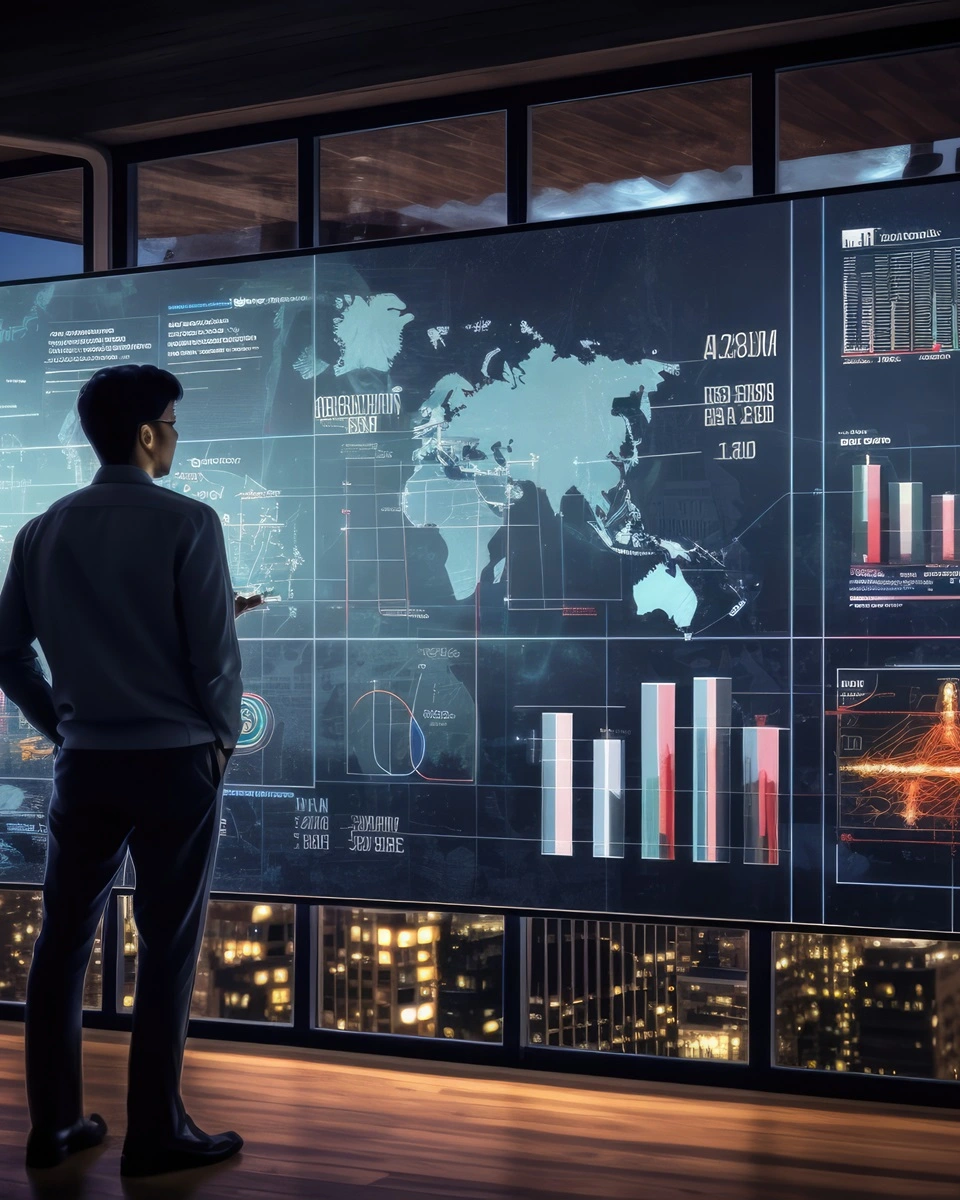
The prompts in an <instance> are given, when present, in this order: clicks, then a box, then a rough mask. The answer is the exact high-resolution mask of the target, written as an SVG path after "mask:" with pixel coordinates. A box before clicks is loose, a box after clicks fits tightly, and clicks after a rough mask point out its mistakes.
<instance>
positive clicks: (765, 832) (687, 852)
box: [540, 676, 786, 866]
mask: <svg viewBox="0 0 960 1200" xmlns="http://www.w3.org/2000/svg"><path fill="white" fill-rule="evenodd" d="M690 691H691V692H692V695H689V694H688V697H687V699H690V700H692V706H693V709H692V710H693V725H692V728H691V729H680V730H679V731H680V732H681V733H682V734H684V735H685V745H686V746H687V749H686V750H685V751H684V752H683V753H678V736H677V735H678V725H677V716H676V714H677V684H676V683H674V682H641V684H640V705H639V716H640V764H639V765H640V773H639V774H640V786H639V788H637V787H632V788H629V787H627V777H628V764H627V760H626V749H627V747H626V743H625V742H624V740H623V739H622V738H613V737H611V738H602V737H601V738H596V737H591V738H589V739H588V738H575V731H574V714H573V713H571V712H544V713H542V714H541V730H540V732H541V739H540V740H541V755H540V759H541V800H542V822H541V846H540V852H541V854H543V855H551V856H552V855H564V856H567V857H572V856H573V855H574V853H575V845H576V839H575V837H574V816H575V804H579V803H580V801H579V799H578V798H577V797H576V795H575V793H576V792H577V790H578V789H576V788H575V786H574V764H575V762H576V759H577V750H576V749H575V748H576V747H578V746H583V747H586V746H589V747H590V750H589V753H590V756H591V766H592V789H591V790H590V802H591V805H592V809H591V827H592V847H593V857H594V858H605V859H623V858H625V857H627V856H628V854H633V853H635V852H636V851H637V850H639V856H640V858H641V859H644V860H651V861H660V862H665V863H669V862H672V861H676V860H679V859H685V860H686V861H688V862H693V863H729V862H731V861H732V860H733V859H734V858H739V859H740V861H742V862H743V863H744V864H746V865H755V866H776V865H777V864H778V863H779V856H780V826H779V810H780V797H781V789H780V759H781V751H782V747H783V735H784V733H785V732H786V730H785V729H783V728H781V727H778V726H776V725H772V724H767V723H766V722H765V720H764V719H763V718H762V717H757V718H756V724H753V725H742V726H738V727H734V726H733V725H732V724H731V721H732V712H733V681H732V679H731V678H729V677H726V676H698V677H696V678H694V679H693V681H692V686H691V689H690ZM584 720H586V718H584ZM690 735H692V738H691V736H690ZM734 737H736V738H738V740H739V742H740V762H739V766H740V767H741V768H742V769H741V770H740V772H739V779H738V780H735V779H734V775H733V770H732V763H731V744H732V741H733V739H734ZM580 753H581V754H583V753H585V750H581V751H580ZM678 781H679V782H678ZM680 783H682V786H680ZM580 790H581V791H583V792H586V790H587V789H586V788H584V789H580ZM735 797H736V799H737V800H738V801H739V803H740V805H741V810H742V814H743V821H742V831H743V832H742V837H741V835H740V834H739V832H738V834H737V837H738V839H739V841H740V842H741V844H738V845H737V846H736V847H735V846H734V845H733V826H734V823H733V821H732V811H731V810H732V806H733V804H734V802H735ZM631 804H637V805H638V808H639V813H638V814H637V813H636V812H635V811H633V812H632V811H631V808H630V805H631ZM681 805H684V806H686V811H685V812H683V813H682V814H681V812H680V811H679V810H680V806H681ZM636 815H639V833H640V837H639V845H636V844H635V843H632V842H631V841H628V839H627V834H626V830H627V827H628V822H629V821H630V819H631V817H632V816H633V817H636ZM681 815H682V818H683V822H684V828H687V827H690V828H692V831H693V832H692V840H691V842H690V844H689V845H686V844H684V845H681V844H680V843H679V842H678V839H677V826H678V818H679V817H681Z"/></svg>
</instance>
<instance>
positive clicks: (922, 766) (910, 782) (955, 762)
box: [840, 680, 960, 831]
mask: <svg viewBox="0 0 960 1200" xmlns="http://www.w3.org/2000/svg"><path fill="white" fill-rule="evenodd" d="M958 704H960V693H958V687H957V683H956V682H955V681H953V680H947V681H945V682H943V683H941V684H940V688H939V691H938V693H937V703H936V709H935V711H934V712H932V713H916V712H914V713H906V714H904V717H903V720H902V721H899V722H898V723H897V724H896V725H895V726H894V727H893V728H892V729H891V730H890V731H889V732H888V733H886V734H885V735H884V736H883V737H882V738H880V739H878V741H877V742H876V744H875V745H874V746H873V747H872V749H871V751H870V757H869V758H863V759H858V760H856V761H854V762H848V763H841V765H840V770H841V772H842V773H843V774H844V775H846V776H847V777H852V778H857V779H861V780H863V781H864V783H865V786H864V788H863V789H862V791H861V792H860V795H859V797H858V798H857V811H858V815H860V816H863V817H872V818H875V819H876V820H878V821H880V820H882V819H883V818H884V817H890V816H894V817H898V818H900V819H901V820H902V821H903V823H904V825H906V826H907V827H909V828H916V827H917V826H918V825H920V824H921V823H922V824H923V825H927V826H929V825H930V824H931V823H932V824H934V825H941V824H947V825H949V826H950V827H951V828H952V829H953V830H954V831H956V828H957V825H958V823H960V710H958ZM918 727H919V728H918ZM923 727H926V728H925V731H923V732H921V731H920V730H921V729H923Z"/></svg>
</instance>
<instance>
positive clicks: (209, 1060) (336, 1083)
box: [0, 1023, 960, 1200]
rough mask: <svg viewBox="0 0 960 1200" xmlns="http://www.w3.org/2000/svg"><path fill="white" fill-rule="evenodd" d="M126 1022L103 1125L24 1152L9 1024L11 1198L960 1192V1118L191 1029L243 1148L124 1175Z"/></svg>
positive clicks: (1, 1154) (227, 1123)
mask: <svg viewBox="0 0 960 1200" xmlns="http://www.w3.org/2000/svg"><path fill="white" fill-rule="evenodd" d="M126 1054H127V1038H126V1035H124V1034H116V1033H106V1032H92V1031H88V1032H87V1034H86V1035H85V1048H84V1055H85V1066H86V1096H87V1108H88V1110H93V1111H98V1112H100V1113H102V1114H103V1115H104V1116H105V1117H106V1119H107V1121H108V1123H109V1125H110V1128H111V1136H110V1137H109V1138H108V1140H107V1143H106V1145H105V1146H104V1147H103V1148H102V1149H99V1150H96V1151H90V1152H88V1153H87V1154H85V1155H81V1156H79V1157H78V1158H76V1159H72V1160H71V1161H69V1162H68V1163H66V1164H65V1165H64V1166H62V1167H59V1168H57V1169H56V1170H55V1171H49V1172H39V1173H38V1172H33V1173H31V1175H30V1176H29V1177H28V1175H27V1172H26V1171H25V1170H24V1168H23V1165H22V1164H23V1144H24V1139H25V1137H26V1133H27V1125H28V1122H27V1114H26V1109H25V1104H24V1095H23V1036H22V1026H18V1025H15V1024H12V1023H7V1024H4V1023H0V1195H2V1196H3V1197H4V1200H27V1198H29V1200H114V1198H117V1197H128V1198H130V1200H141V1198H142V1200H167V1198H168V1197H169V1200H175V1198H178V1197H196V1200H226V1198H228V1197H230V1198H235V1200H261V1198H263V1200H266V1198H267V1197H271V1198H277V1200H282V1198H287V1197H289V1198H291V1200H300V1198H303V1200H306V1198H308V1197H309V1198H310V1200H317V1198H319V1197H322V1198H323V1200H360V1198H363V1200H412V1198H414V1197H422V1198H423V1200H508V1198H509V1200H574V1198H588V1200H594V1198H595V1200H633V1198H637V1200H639V1198H641V1197H642V1198H643V1200H674V1198H676V1197H685V1198H688V1200H697V1198H698V1197H704V1198H706V1197H710V1198H711V1200H769V1198H770V1197H775V1198H776V1200H809V1198H811V1197H816V1198H817V1200H887V1198H891V1200H893V1198H897V1200H899V1198H906V1197H924V1198H925V1200H940V1198H941V1197H942V1198H943V1200H946V1198H947V1197H950V1198H951V1200H956V1198H957V1197H958V1196H960V1145H958V1142H957V1138H956V1135H955V1126H954V1120H955V1118H954V1116H953V1114H952V1113H949V1112H939V1111H936V1110H931V1109H912V1108H904V1107H893V1106H888V1105H870V1104H855V1103H851V1102H841V1101H826V1100H805V1099H792V1098H785V1097H780V1096H769V1095H760V1094H756V1093H747V1092H733V1091H725V1090H719V1089H717V1090H712V1089H707V1088H685V1087H680V1086H674V1085H667V1084H652V1083H645V1082H634V1081H622V1080H602V1079H586V1080H585V1079H583V1078H582V1077H572V1076H561V1075H544V1074H540V1073H534V1072H528V1071H509V1070H504V1069H481V1068H474V1067H465V1066H459V1065H457V1066H454V1065H451V1064H435V1063H418V1062H415V1061H409V1060H398V1059H380V1058H376V1059H374V1058H369V1057H367V1058H365V1057H363V1056H361V1055H354V1054H334V1053H329V1052H321V1051H309V1050H291V1051H286V1050H283V1051H277V1050H274V1049H272V1048H267V1047H238V1046H235V1045H230V1044H229V1043H220V1042H193V1043H191V1044H190V1046H189V1047H188V1050H187V1055H186V1061H185V1066H184V1094H185V1096H186V1098H187V1102H188V1106H189V1108H190V1111H191V1113H192V1114H193V1116H194V1117H195V1119H196V1120H197V1121H198V1122H199V1123H200V1124H201V1125H202V1126H204V1127H205V1128H207V1129H211V1130H216V1129H225V1128H233V1129H237V1130H238V1131H239V1132H240V1133H242V1134H243V1136H244V1138H245V1139H246V1146H245V1148H244V1151H243V1154H242V1155H241V1156H240V1157H239V1158H238V1159H236V1160H234V1161H232V1162H229V1163H225V1164H223V1165H221V1166H219V1167H210V1168H207V1169H205V1170H203V1171H194V1172H182V1173H180V1174H178V1175H169V1176H164V1177H163V1178H161V1179H153V1180H140V1181H129V1182H128V1181H121V1180H120V1177H119V1174H118V1168H119V1157H120V1145H121V1142H122V1134H123V1127H124V1081H125V1080H124V1077H125V1070H126Z"/></svg>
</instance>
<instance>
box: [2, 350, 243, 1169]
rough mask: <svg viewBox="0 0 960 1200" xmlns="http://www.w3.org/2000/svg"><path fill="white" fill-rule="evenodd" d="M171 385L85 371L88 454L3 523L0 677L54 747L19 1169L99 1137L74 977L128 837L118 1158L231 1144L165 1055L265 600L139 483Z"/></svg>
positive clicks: (207, 523)
mask: <svg viewBox="0 0 960 1200" xmlns="http://www.w3.org/2000/svg"><path fill="white" fill-rule="evenodd" d="M182 395H183V390H182V388H181V386H180V384H179V382H178V381H177V379H176V378H175V377H174V376H173V375H171V374H170V373H169V372H168V371H163V370H160V369H159V368H157V367H152V366H136V365H134V364H129V365H123V366H117V367H107V368H105V369H103V370H101V371H97V372H96V374H95V375H93V376H92V378H91V379H89V380H88V382H87V383H86V384H85V385H84V387H83V388H82V389H81V391H80V396H79V399H78V402H77V409H78V412H79V416H80V423H81V426H82V428H83V431H84V433H85V434H86V436H87V438H88V439H89V441H90V443H91V444H92V446H93V448H94V450H95V451H96V454H97V457H98V459H99V460H100V463H101V467H100V470H99V471H98V472H97V474H96V475H95V476H94V479H93V482H92V483H91V484H90V485H89V486H88V487H85V488H82V489H80V490H79V491H77V492H75V493H73V494H72V495H70V496H67V497H65V498H64V499H62V500H58V501H56V502H55V503H54V504H52V505H51V506H50V507H49V509H47V511H46V512H45V513H43V514H42V515H40V516H38V517H35V518H34V519H33V520H32V521H30V522H28V523H27V525H25V526H24V528H23V529H21V530H20V532H19V533H18V534H17V537H16V540H15V541H14V545H13V554H12V558H11V561H10V566H9V568H8V571H7V577H6V581H5V582H4V585H3V590H2V592H0V688H2V689H3V691H5V692H6V693H7V695H8V696H9V697H10V699H11V700H12V701H13V702H14V703H15V704H16V705H17V706H18V707H19V708H20V711H21V712H22V713H23V715H24V716H25V717H26V719H27V720H28V721H29V722H30V723H31V725H33V726H34V727H35V728H36V729H38V730H39V731H40V732H41V733H43V734H45V735H46V736H47V737H48V738H50V739H51V741H53V742H54V743H55V744H56V745H57V746H58V747H59V751H58V752H57V754H56V759H55V764H54V778H53V792H52V798H51V802H50V812H49V820H48V826H49V833H48V843H47V865H46V874H45V879H44V907H43V925H42V929H41V932H40V936H39V938H38V939H37V943H36V947H35V950H34V956H33V963H32V966H31V970H30V977H29V980H28V984H27V1010H26V1063H27V1099H28V1102H29V1107H30V1118H31V1122H32V1129H31V1132H30V1137H29V1139H28V1142H27V1165H28V1166H30V1167H48V1166H54V1165H56V1164H57V1163H59V1162H62V1161H63V1159H64V1158H66V1157H67V1155H69V1154H72V1153H74V1152H75V1151H78V1150H84V1149H87V1148H89V1147H90V1146H95V1145H98V1144H99V1143H100V1142H102V1141H103V1139H104V1137H105V1135H106V1124H105V1122H104V1121H103V1119H102V1118H101V1117H98V1116H97V1115H96V1114H93V1115H92V1116H91V1117H89V1118H87V1119H85V1118H84V1117H83V1115H82V1079H81V1004H82V988H83V977H84V972H85V969H86V965H87V961H88V959H89V957H90V949H91V946H92V944H93V939H94V936H95V933H96V928H97V924H98V922H99V920H100V916H101V914H102V912H103V909H104V905H105V903H106V901H107V899H108V898H109V896H110V894H111V886H112V884H113V880H114V876H115V875H116V872H117V870H118V868H119V867H120V865H121V864H122V862H123V860H124V856H125V855H126V852H127V849H128V847H129V849H130V853H131V855H132V857H133V862H134V865H135V867H136V872H137V889H136V895H135V896H134V915H135V917H136V922H137V929H138V931H139V937H140V957H139V965H138V972H137V993H136V1000H135V1005H134V1016H133V1033H132V1036H131V1040H130V1063H129V1088H128V1093H127V1118H128V1120H127V1134H126V1139H125V1141H124V1147H123V1155H122V1158H121V1168H120V1169H121V1173H122V1174H124V1175H153V1174H158V1173H160V1172H161V1171H165V1170H174V1169H181V1168H184V1167H194V1166H204V1165H206V1164H208V1163H212V1162H219V1161H221V1160H222V1159H225V1158H228V1157H229V1156H230V1155H232V1154H235V1153H236V1152H237V1151H238V1150H239V1149H240V1147H241V1146H242V1145H243V1142H242V1139H241V1138H240V1137H239V1136H238V1135H237V1134H236V1133H233V1132H229V1133H222V1134H217V1135H212V1136H211V1135H208V1134H206V1133H204V1132H203V1131H202V1130H200V1129H198V1128H197V1126H196V1125H195V1124H194V1123H193V1122H192V1121H191V1120H190V1118H189V1117H188V1116H187V1114H186V1112H185V1110H184V1107H183V1102H182V1100H181V1098H180V1070H181V1065H182V1061H183V1047H184V1041H185V1038H186V1029H187V1019H188V1016H189V1011H190V997H191V993H192V990H193V978H194V973H195V970H196V964H197V955H198V952H199V948H200V939H201V937H202V934H203V919H204V912H205V908H206V902H207V896H208V893H209V888H210V878H211V874H212V871H213V863H214V855H215V849H216V839H217V834H218V831H219V811H220V799H221V794H222V785H223V775H224V771H225V770H226V765H227V762H228V760H229V757H230V755H231V753H232V752H233V749H234V747H235V746H236V739H237V734H238V731H239V728H240V700H241V691H242V685H241V681H240V648H239V643H238V641H237V634H236V629H235V627H234V620H235V618H236V617H237V616H239V615H240V613H241V612H243V611H245V610H246V609H247V608H248V607H254V606H255V605H256V604H258V603H259V602H260V600H261V597H259V596H256V597H251V598H250V599H249V600H242V599H239V598H235V597H234V595H233V592H232V588H231V583H230V576H229V572H228V568H227V557H226V549H225V546H224V540H223V531H222V529H221V526H220V521H219V519H218V517H217V515H216V513H215V512H214V510H213V509H212V508H210V507H209V506H208V505H206V504H201V503H199V502H198V501H196V500H192V499H190V498H188V497H186V496H181V495H179V494H178V493H176V492H173V491H169V490H167V489H166V488H159V487H155V486H154V480H156V479H160V478H162V477H163V476H165V475H168V474H169V473H170V468H171V465H172V463H173V455H174V450H175V449H176V445H177V429H176V413H175V409H174V405H175V404H176V402H177V401H178V400H179V399H180V398H181V396H182ZM35 638H36V639H37V640H38V641H39V643H40V646H41V648H42V649H43V652H44V654H45V656H46V659H47V662H48V664H49V666H50V672H51V676H52V683H48V682H47V680H46V678H45V677H44V675H43V672H42V670H41V667H40V664H39V661H38V658H37V655H36V653H35V651H34V649H33V647H32V643H33V641H34V639H35Z"/></svg>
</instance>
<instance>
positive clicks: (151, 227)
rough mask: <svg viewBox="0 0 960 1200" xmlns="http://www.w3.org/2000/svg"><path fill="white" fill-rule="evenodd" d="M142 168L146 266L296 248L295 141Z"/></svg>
mask: <svg viewBox="0 0 960 1200" xmlns="http://www.w3.org/2000/svg"><path fill="white" fill-rule="evenodd" d="M136 171H137V239H138V240H137V262H138V264H139V265H140V266H149V265H151V264H154V263H160V262H188V261H190V260H192V259H198V258H227V257H230V256H232V255H235V254H259V253H261V252H265V251H269V250H292V249H294V248H295V247H296V244H297V144H296V142H295V141H288V142H271V143H267V144H266V145H263V146H244V147H242V148H241V149H239V150H220V151H218V152H216V153H214V154H191V155H189V156H187V157H185V158H167V159H163V160H162V161H159V162H149V163H141V164H140V166H138V167H137V169H136Z"/></svg>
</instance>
